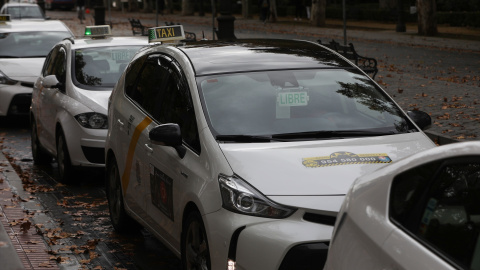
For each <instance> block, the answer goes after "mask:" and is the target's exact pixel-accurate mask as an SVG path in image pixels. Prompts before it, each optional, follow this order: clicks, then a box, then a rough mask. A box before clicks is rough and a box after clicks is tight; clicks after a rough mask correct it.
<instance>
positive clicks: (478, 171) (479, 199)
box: [390, 157, 480, 269]
mask: <svg viewBox="0 0 480 270" xmlns="http://www.w3.org/2000/svg"><path fill="white" fill-rule="evenodd" d="M390 218H391V219H392V221H393V222H394V223H396V224H398V225H399V226H400V227H401V228H402V229H403V230H405V231H406V232H407V233H409V234H411V235H412V236H413V237H415V238H417V239H418V240H419V241H420V242H422V243H424V244H425V245H426V246H427V247H429V248H431V249H432V250H434V251H435V252H437V253H439V254H441V255H442V256H444V258H445V259H446V260H448V261H450V262H451V263H453V264H455V265H456V266H460V267H461V268H463V269H480V242H479V237H478V236H479V233H480V157H470V158H465V159H460V160H459V159H454V160H447V161H444V162H443V163H440V162H436V163H430V164H427V165H422V166H419V167H417V168H414V169H411V170H409V171H406V172H404V173H402V174H400V175H398V176H397V177H395V179H394V181H393V183H392V189H391V199H390Z"/></svg>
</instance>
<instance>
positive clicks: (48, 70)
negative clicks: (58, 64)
mask: <svg viewBox="0 0 480 270" xmlns="http://www.w3.org/2000/svg"><path fill="white" fill-rule="evenodd" d="M59 49H60V46H56V47H55V48H53V49H52V50H51V51H50V52H49V53H48V55H47V57H46V58H45V62H44V63H43V68H42V76H43V77H46V76H48V75H52V70H53V63H54V60H55V56H56V55H57V54H58V50H59Z"/></svg>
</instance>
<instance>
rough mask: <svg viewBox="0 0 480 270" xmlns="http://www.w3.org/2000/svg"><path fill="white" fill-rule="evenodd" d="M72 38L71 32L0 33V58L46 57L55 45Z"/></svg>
mask: <svg viewBox="0 0 480 270" xmlns="http://www.w3.org/2000/svg"><path fill="white" fill-rule="evenodd" d="M71 36H72V35H71V34H70V33H69V32H38V31H36V32H12V33H0V58H32V57H46V56H47V54H48V52H50V50H51V49H52V48H53V46H54V45H55V44H57V43H58V42H59V41H61V40H63V39H64V38H67V37H71Z"/></svg>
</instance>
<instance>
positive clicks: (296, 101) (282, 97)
mask: <svg viewBox="0 0 480 270" xmlns="http://www.w3.org/2000/svg"><path fill="white" fill-rule="evenodd" d="M277 103H278V105H279V106H288V107H292V106H307V105H308V94H307V92H287V93H279V94H278V96H277Z"/></svg>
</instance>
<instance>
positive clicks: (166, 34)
mask: <svg viewBox="0 0 480 270" xmlns="http://www.w3.org/2000/svg"><path fill="white" fill-rule="evenodd" d="M182 39H185V32H183V26H182V25H170V26H160V27H154V28H149V29H148V42H149V43H153V42H162V43H170V42H175V41H177V40H182Z"/></svg>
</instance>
